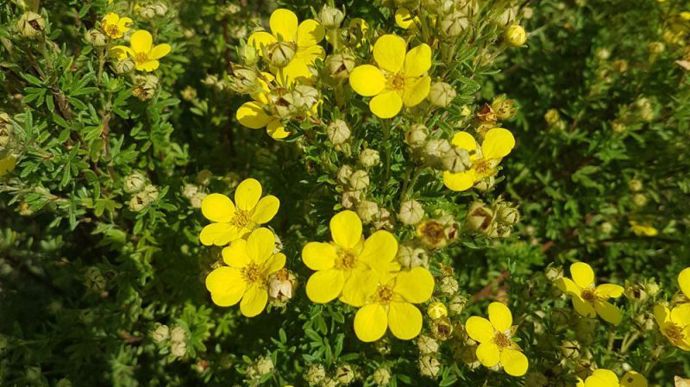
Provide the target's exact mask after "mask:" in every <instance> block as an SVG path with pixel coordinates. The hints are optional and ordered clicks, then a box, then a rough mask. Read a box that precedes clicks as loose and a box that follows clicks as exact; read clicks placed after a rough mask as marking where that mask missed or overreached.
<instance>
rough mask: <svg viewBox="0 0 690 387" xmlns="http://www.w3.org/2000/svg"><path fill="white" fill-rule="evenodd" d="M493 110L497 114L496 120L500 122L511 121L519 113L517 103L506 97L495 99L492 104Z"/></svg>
mask: <svg viewBox="0 0 690 387" xmlns="http://www.w3.org/2000/svg"><path fill="white" fill-rule="evenodd" d="M491 108H492V110H493V111H494V112H495V114H496V118H497V119H499V120H511V119H512V118H513V117H515V114H516V113H517V108H516V107H515V101H514V100H512V99H508V98H506V96H504V95H502V96H499V97H497V98H496V99H494V100H493V102H491Z"/></svg>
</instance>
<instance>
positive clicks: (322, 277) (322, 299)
mask: <svg viewBox="0 0 690 387" xmlns="http://www.w3.org/2000/svg"><path fill="white" fill-rule="evenodd" d="M344 284H345V277H344V275H343V272H342V271H340V270H336V269H328V270H321V271H317V272H316V273H314V274H312V275H311V277H309V280H307V289H306V290H307V297H309V299H310V300H311V301H312V302H314V303H317V304H325V303H327V302H331V301H333V300H335V299H336V297H338V296H339V295H340V293H341V292H342V291H343V285H344Z"/></svg>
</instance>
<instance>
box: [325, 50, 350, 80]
mask: <svg viewBox="0 0 690 387" xmlns="http://www.w3.org/2000/svg"><path fill="white" fill-rule="evenodd" d="M325 65H326V69H327V70H328V74H330V76H331V77H333V78H334V79H338V80H344V79H347V78H348V77H349V76H350V72H352V70H353V69H354V68H355V57H354V56H352V54H349V53H340V54H332V55H329V56H328V57H327V58H326V62H325Z"/></svg>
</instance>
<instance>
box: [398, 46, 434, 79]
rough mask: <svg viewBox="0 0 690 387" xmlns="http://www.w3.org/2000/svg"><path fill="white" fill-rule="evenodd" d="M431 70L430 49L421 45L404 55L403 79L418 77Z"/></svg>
mask: <svg viewBox="0 0 690 387" xmlns="http://www.w3.org/2000/svg"><path fill="white" fill-rule="evenodd" d="M430 68H431V47H429V45H428V44H426V43H422V44H420V45H419V46H417V47H415V48H413V49H411V50H410V51H408V52H407V55H405V69H404V72H405V77H419V76H421V75H423V74H425V73H426V72H427V71H429V69H430Z"/></svg>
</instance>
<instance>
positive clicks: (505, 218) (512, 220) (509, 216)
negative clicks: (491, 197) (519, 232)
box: [496, 203, 520, 226]
mask: <svg viewBox="0 0 690 387" xmlns="http://www.w3.org/2000/svg"><path fill="white" fill-rule="evenodd" d="M496 220H497V221H498V222H500V223H503V224H505V225H509V226H512V225H514V224H517V223H518V222H519V221H520V212H519V211H518V209H517V208H515V207H511V206H510V205H507V204H505V203H504V204H503V205H500V206H497V208H496Z"/></svg>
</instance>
